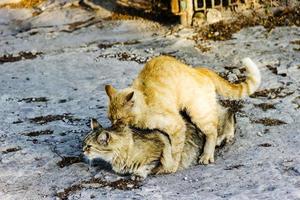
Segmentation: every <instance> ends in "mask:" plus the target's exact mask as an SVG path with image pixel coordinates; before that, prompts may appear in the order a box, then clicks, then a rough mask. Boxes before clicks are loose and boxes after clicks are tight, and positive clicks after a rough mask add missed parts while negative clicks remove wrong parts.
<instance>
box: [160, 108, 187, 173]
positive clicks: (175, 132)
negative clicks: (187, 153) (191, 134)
mask: <svg viewBox="0 0 300 200" xmlns="http://www.w3.org/2000/svg"><path fill="white" fill-rule="evenodd" d="M163 113H164V115H160V116H155V119H156V120H157V122H158V123H157V124H156V127H157V128H158V129H159V130H162V131H164V132H165V133H167V134H168V136H169V138H170V145H165V146H164V148H163V152H162V157H161V167H159V169H158V170H157V173H159V174H161V173H173V172H176V171H177V168H178V166H179V163H180V160H181V153H182V150H183V146H184V142H185V131H186V126H185V122H184V120H183V119H182V117H181V115H180V114H179V113H178V114H177V113H172V114H171V112H163ZM166 113H168V114H166Z"/></svg>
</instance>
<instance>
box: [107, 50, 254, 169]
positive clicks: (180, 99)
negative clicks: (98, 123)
mask: <svg viewBox="0 0 300 200" xmlns="http://www.w3.org/2000/svg"><path fill="white" fill-rule="evenodd" d="M243 62H244V64H245V65H246V69H247V71H248V73H249V74H248V76H247V79H246V81H245V82H244V83H241V84H231V83H229V82H228V81H226V80H224V79H222V78H221V77H219V76H218V75H217V74H216V73H214V72H213V71H211V70H209V69H205V68H192V67H189V66H187V65H185V64H184V63H182V62H180V61H178V60H176V59H175V58H172V57H168V56H159V57H156V58H153V59H152V60H150V61H149V62H148V63H146V65H145V67H144V68H143V69H142V71H141V72H140V74H139V75H138V77H137V78H136V79H135V80H134V81H133V84H132V86H131V87H129V88H126V89H123V90H121V91H116V90H115V89H114V88H113V87H112V86H106V88H105V89H106V93H107V95H108V96H109V98H110V104H109V109H108V117H109V118H110V120H111V121H112V123H113V124H118V123H120V124H129V125H132V126H136V127H139V128H148V129H160V130H162V131H165V132H166V133H168V134H169V136H170V139H171V143H172V144H171V145H172V155H168V153H164V154H163V157H164V158H163V159H165V162H164V163H167V164H165V165H164V166H162V169H161V170H162V171H164V172H175V171H176V170H177V167H178V164H179V161H180V156H181V153H182V149H183V145H184V141H185V134H184V133H185V130H186V126H185V123H184V120H183V119H182V117H181V116H180V114H179V111H181V110H186V111H187V113H188V114H189V115H190V117H191V119H192V121H193V123H194V124H195V125H196V126H197V127H198V128H199V129H200V130H201V131H202V132H203V133H204V135H205V136H206V142H205V146H204V151H203V154H202V155H201V157H200V160H199V162H200V163H203V164H208V163H210V162H211V163H212V162H214V150H215V146H216V143H217V135H218V133H217V132H218V131H217V129H218V128H217V127H218V123H219V121H218V113H220V109H221V107H220V105H219V104H218V102H217V93H218V94H221V95H224V96H226V97H231V98H242V97H245V96H247V95H250V94H251V93H253V92H254V91H255V90H256V89H257V88H258V86H259V84H260V73H259V71H258V68H257V67H256V65H255V64H254V63H253V62H252V61H251V60H250V59H249V58H246V59H244V60H243Z"/></svg>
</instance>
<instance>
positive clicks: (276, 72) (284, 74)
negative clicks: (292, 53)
mask: <svg viewBox="0 0 300 200" xmlns="http://www.w3.org/2000/svg"><path fill="white" fill-rule="evenodd" d="M266 67H267V68H268V69H269V70H270V71H271V72H272V73H273V74H275V75H279V76H283V77H286V76H287V74H286V73H282V74H278V70H277V67H274V66H272V65H266Z"/></svg>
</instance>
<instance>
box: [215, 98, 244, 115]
mask: <svg viewBox="0 0 300 200" xmlns="http://www.w3.org/2000/svg"><path fill="white" fill-rule="evenodd" d="M219 102H220V104H221V105H222V106H223V107H225V108H229V111H230V112H232V113H236V112H243V111H242V108H243V107H244V101H242V100H228V99H226V100H225V99H222V100H220V101H219Z"/></svg>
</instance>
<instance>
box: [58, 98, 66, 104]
mask: <svg viewBox="0 0 300 200" xmlns="http://www.w3.org/2000/svg"><path fill="white" fill-rule="evenodd" d="M67 101H68V100H67V99H60V100H58V103H66V102H67Z"/></svg>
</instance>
